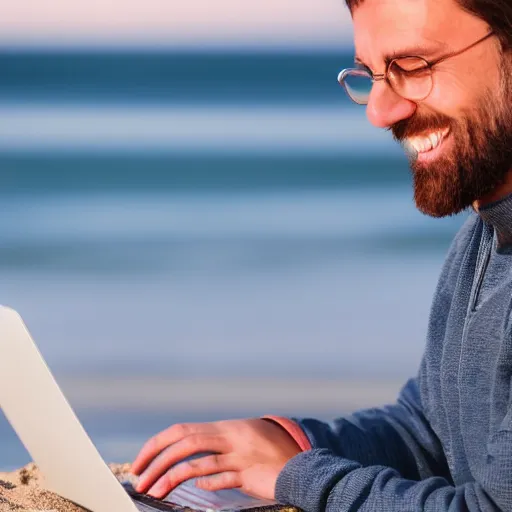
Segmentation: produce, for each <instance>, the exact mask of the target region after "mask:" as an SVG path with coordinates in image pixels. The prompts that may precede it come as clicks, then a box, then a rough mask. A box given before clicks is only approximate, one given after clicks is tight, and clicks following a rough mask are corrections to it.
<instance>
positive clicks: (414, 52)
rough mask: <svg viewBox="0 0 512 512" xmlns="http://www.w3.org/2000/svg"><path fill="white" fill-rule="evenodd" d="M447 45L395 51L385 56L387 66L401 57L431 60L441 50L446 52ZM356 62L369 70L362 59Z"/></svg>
mask: <svg viewBox="0 0 512 512" xmlns="http://www.w3.org/2000/svg"><path fill="white" fill-rule="evenodd" d="M446 49H447V48H446V45H445V44H438V45H435V46H430V45H429V46H427V45H417V46H409V47H407V48H403V49H398V50H394V51H393V52H391V53H388V54H386V55H384V62H385V64H386V65H387V64H389V63H390V62H391V61H392V60H393V59H397V58H400V57H423V58H425V59H426V60H428V59H429V58H432V57H435V56H437V55H439V52H440V51H441V50H446ZM354 62H355V63H356V64H358V65H360V66H364V67H365V68H368V69H370V68H369V66H368V65H367V64H365V62H364V61H363V59H361V57H359V56H357V55H356V56H355V58H354Z"/></svg>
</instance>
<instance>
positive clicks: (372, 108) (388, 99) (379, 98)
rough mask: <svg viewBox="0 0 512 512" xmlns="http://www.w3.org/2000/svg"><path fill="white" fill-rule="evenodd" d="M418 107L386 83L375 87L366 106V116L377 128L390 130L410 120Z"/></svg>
mask: <svg viewBox="0 0 512 512" xmlns="http://www.w3.org/2000/svg"><path fill="white" fill-rule="evenodd" d="M416 108H417V105H416V103H414V102H413V101H409V100H406V99H405V98H402V97H401V96H400V95H399V94H397V93H396V92H395V91H393V89H391V87H390V86H389V85H388V84H387V83H386V82H384V81H382V82H376V83H375V84H374V85H373V88H372V91H371V93H370V98H369V100H368V105H367V106H366V115H367V117H368V119H369V121H370V123H372V124H373V125H374V126H376V127H377V128H389V127H390V126H393V125H394V124H395V123H397V122H398V121H401V120H403V119H408V118H409V117H411V116H412V115H413V114H414V112H415V111H416Z"/></svg>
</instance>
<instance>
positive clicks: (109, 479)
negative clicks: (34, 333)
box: [0, 306, 274, 512]
mask: <svg viewBox="0 0 512 512" xmlns="http://www.w3.org/2000/svg"><path fill="white" fill-rule="evenodd" d="M13 383H16V384H15V385H13ZM0 407H1V408H2V409H3V412H4V413H5V416H6V417H7V419H8V420H9V422H10V423H11V425H12V427H13V428H14V430H15V431H16V433H17V434H18V436H19V438H20V439H21V441H22V442H23V444H24V445H25V448H26V449H27V451H28V452H29V453H30V455H31V456H32V458H33V460H34V462H35V463H36V464H37V465H38V466H39V468H40V470H41V472H42V474H43V475H44V478H45V485H46V487H47V488H48V489H51V490H52V491H54V492H56V493H57V494H59V495H60V496H63V497H64V498H67V499H68V500H70V501H72V502H74V503H77V504H78V505H81V506H82V507H84V508H86V509H88V510H90V511H91V512H136V511H137V510H139V511H143V512H150V511H155V510H164V511H165V510H167V511H171V510H176V508H177V507H176V505H178V506H179V507H190V508H192V509H195V510H243V509H248V508H254V507H265V506H270V505H273V504H274V503H273V502H264V501H260V500H256V499H253V498H251V497H249V496H247V495H245V494H243V493H241V492H239V491H236V490H231V491H219V492H207V491H202V490H200V489H197V488H196V487H195V485H194V484H193V481H189V482H185V483H184V484H182V485H180V486H179V487H178V488H177V489H175V490H174V491H173V492H172V493H171V494H169V496H167V497H166V499H165V500H156V499H153V498H151V497H149V496H145V495H141V494H137V493H136V492H135V491H134V490H133V487H131V486H130V485H128V484H126V485H122V484H121V483H120V482H119V481H118V480H117V478H116V477H115V476H114V475H113V474H112V472H111V471H110V469H109V467H108V466H107V465H106V464H105V462H104V461H103V459H102V458H101V456H100V454H99V453H98V451H97V449H96V447H95V446H94V445H93V443H92V441H91V439H90V438H89V436H88V435H87V433H86V432H85V430H84V428H83V427H82V425H81V423H80V421H79V420H78V418H77V417H76V415H75V413H74V412H73V410H72V409H71V406H70V405H69V403H68V402H67V400H66V398H65V397H64V395H63V393H62V391H61V390H60V388H59V386H58V384H57V382H56V381H55V379H54V378H53V376H52V374H51V372H50V370H49V368H48V366H47V365H46V363H45V361H44V359H43V357H42V355H41V353H40V352H39V350H38V349H37V347H36V345H35V343H34V341H33V340H32V338H31V336H30V333H29V332H28V330H27V328H26V327H25V324H24V323H23V320H22V319H21V317H20V316H19V314H18V313H17V312H16V311H14V310H13V309H10V308H7V307H4V306H0Z"/></svg>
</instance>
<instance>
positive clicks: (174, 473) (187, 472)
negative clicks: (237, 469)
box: [148, 454, 233, 499]
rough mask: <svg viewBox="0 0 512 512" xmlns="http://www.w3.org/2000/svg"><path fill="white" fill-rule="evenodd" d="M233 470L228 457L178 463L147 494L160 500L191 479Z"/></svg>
mask: <svg viewBox="0 0 512 512" xmlns="http://www.w3.org/2000/svg"><path fill="white" fill-rule="evenodd" d="M232 469H233V464H232V457H230V456H229V455H218V454H215V455H209V456H206V457H201V458H200V459H193V460H188V461H185V462H180V463H179V464H177V465H176V466H174V467H173V468H172V469H170V470H169V471H167V473H165V474H164V475H162V476H161V477H160V478H159V479H158V481H157V482H156V483H155V484H154V485H153V486H152V487H151V488H150V489H149V491H148V494H149V495H151V496H153V497H155V498H158V499H161V498H164V497H165V496H167V494H169V493H170V492H171V491H172V490H173V489H175V488H176V487H177V486H178V485H180V484H181V483H183V482H185V481H186V480H190V479H191V478H197V477H203V476H207V475H214V474H216V473H222V472H225V471H229V470H232Z"/></svg>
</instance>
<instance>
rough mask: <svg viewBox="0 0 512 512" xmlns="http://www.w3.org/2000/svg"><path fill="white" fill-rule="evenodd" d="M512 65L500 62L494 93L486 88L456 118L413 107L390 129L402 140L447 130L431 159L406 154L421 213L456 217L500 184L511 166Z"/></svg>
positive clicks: (397, 138) (399, 140)
mask: <svg viewBox="0 0 512 512" xmlns="http://www.w3.org/2000/svg"><path fill="white" fill-rule="evenodd" d="M505 67H506V68H507V69H504V68H505ZM511 68H512V65H510V66H503V69H502V80H501V83H500V87H499V88H498V90H497V91H496V92H495V93H494V94H493V93H491V92H486V94H484V95H483V97H482V98H480V99H479V100H478V102H477V104H476V105H475V106H474V107H473V108H471V109H468V110H466V111H464V112H462V113H461V115H460V116H459V117H458V118H457V119H455V118H452V117H449V116H446V115H443V114H440V113H437V112H432V113H429V114H420V113H419V111H417V113H415V114H414V115H413V116H412V117H411V118H409V119H404V120H402V121H399V122H398V123H396V124H395V125H393V126H392V127H391V131H392V134H393V137H394V138H395V139H396V140H397V141H398V142H401V143H403V142H404V141H405V140H406V139H407V138H408V137H411V136H414V135H420V134H422V133H425V132H430V131H438V130H443V129H445V128H449V130H450V131H449V135H448V138H449V140H450V143H451V144H450V146H449V147H446V148H441V149H442V153H441V154H440V156H438V157H437V158H436V159H435V160H433V161H431V162H422V161H418V160H417V158H416V157H417V155H413V154H409V160H410V167H411V171H412V175H413V184H414V201H415V203H416V206H417V208H418V209H419V210H420V211H422V212H423V213H425V214H427V215H430V216H432V217H445V216H447V215H454V214H456V213H459V212H461V211H463V210H465V209H466V208H468V207H469V206H471V205H472V204H473V203H474V202H475V201H476V200H477V199H480V198H482V197H484V196H486V195H487V194H490V193H491V192H493V191H494V190H495V189H496V188H497V187H499V186H500V185H501V184H503V183H504V181H505V179H506V176H507V174H508V172H509V170H510V169H511V167H512V106H511V105H510V104H509V102H510V99H508V98H509V97H510V95H511V94H512V78H510V76H511V73H512V69H511ZM444 142H445V141H443V142H442V143H441V144H443V143H444Z"/></svg>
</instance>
